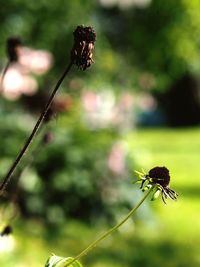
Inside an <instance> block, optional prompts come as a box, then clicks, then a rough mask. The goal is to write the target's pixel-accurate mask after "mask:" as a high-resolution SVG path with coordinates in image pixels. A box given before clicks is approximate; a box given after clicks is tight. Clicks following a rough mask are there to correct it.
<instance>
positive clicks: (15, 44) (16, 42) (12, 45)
mask: <svg viewBox="0 0 200 267" xmlns="http://www.w3.org/2000/svg"><path fill="white" fill-rule="evenodd" d="M21 46H22V42H21V40H20V39H19V38H18V37H10V38H8V39H7V55H8V58H9V61H10V62H15V61H18V56H19V53H18V49H19V47H21Z"/></svg>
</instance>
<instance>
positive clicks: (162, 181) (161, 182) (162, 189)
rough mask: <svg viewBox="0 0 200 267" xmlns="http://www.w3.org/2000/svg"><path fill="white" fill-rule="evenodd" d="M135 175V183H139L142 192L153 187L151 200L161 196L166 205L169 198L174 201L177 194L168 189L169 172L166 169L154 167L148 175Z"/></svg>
mask: <svg viewBox="0 0 200 267" xmlns="http://www.w3.org/2000/svg"><path fill="white" fill-rule="evenodd" d="M136 173H137V174H138V176H139V179H138V180H137V181H136V182H139V183H141V187H140V188H141V189H142V190H143V191H145V190H148V189H150V188H152V187H154V193H153V197H152V200H154V199H156V198H158V196H159V195H160V194H161V196H162V200H163V202H164V203H165V204H166V201H165V200H166V199H167V198H171V199H172V200H176V199H177V197H178V194H177V193H176V192H175V191H174V190H172V189H171V188H169V183H170V175H169V170H168V169H167V168H166V167H154V168H152V169H151V170H150V171H149V173H148V174H146V173H145V172H144V171H143V172H138V171H136Z"/></svg>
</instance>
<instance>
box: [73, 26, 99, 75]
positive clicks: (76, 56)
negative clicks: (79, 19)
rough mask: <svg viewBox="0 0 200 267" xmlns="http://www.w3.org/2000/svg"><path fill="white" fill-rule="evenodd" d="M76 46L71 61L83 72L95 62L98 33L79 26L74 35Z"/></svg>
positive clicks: (90, 28) (89, 28)
mask: <svg viewBox="0 0 200 267" xmlns="http://www.w3.org/2000/svg"><path fill="white" fill-rule="evenodd" d="M73 35H74V45H73V48H72V50H71V60H72V62H73V64H75V65H77V66H78V67H79V68H80V69H81V70H86V69H87V68H89V67H90V66H91V64H92V63H93V62H94V61H93V58H92V56H93V50H94V42H95V41H96V33H95V31H94V30H93V28H92V27H90V26H89V27H84V26H82V25H81V26H78V27H77V28H76V30H75V31H74V33H73Z"/></svg>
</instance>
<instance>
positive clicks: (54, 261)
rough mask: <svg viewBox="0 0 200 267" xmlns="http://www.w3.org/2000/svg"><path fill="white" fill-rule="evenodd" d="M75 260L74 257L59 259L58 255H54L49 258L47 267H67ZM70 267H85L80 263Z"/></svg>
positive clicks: (75, 262) (76, 262) (77, 262)
mask: <svg viewBox="0 0 200 267" xmlns="http://www.w3.org/2000/svg"><path fill="white" fill-rule="evenodd" d="M73 259H74V258H72V257H67V258H64V257H59V256H56V255H52V256H51V257H49V258H48V260H47V262H46V264H45V267H65V266H66V265H67V263H70V262H71V261H72V260H73ZM69 267H83V265H82V264H81V263H80V262H79V261H77V260H76V261H74V262H73V263H72V264H70V265H69Z"/></svg>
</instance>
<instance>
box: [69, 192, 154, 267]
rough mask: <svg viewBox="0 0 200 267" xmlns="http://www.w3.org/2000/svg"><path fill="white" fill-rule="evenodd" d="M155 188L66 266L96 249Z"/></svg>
mask: <svg viewBox="0 0 200 267" xmlns="http://www.w3.org/2000/svg"><path fill="white" fill-rule="evenodd" d="M153 188H154V187H152V188H150V189H149V190H148V192H147V194H146V195H144V197H143V198H142V199H141V200H140V201H139V203H138V204H137V205H136V206H135V207H133V208H132V210H131V211H130V212H129V213H128V214H127V215H126V217H125V218H124V219H122V220H121V221H120V222H119V223H118V224H117V225H115V226H114V227H112V228H111V229H109V230H108V231H107V232H105V233H104V234H102V235H101V236H100V237H99V238H98V239H97V240H95V241H94V242H92V243H91V244H90V245H89V246H88V247H87V248H86V249H84V250H83V251H82V252H81V253H80V254H78V255H77V256H76V257H75V258H73V260H72V261H71V262H69V263H67V264H66V265H65V267H67V266H70V265H71V264H72V263H73V262H75V261H76V260H79V259H80V258H81V257H83V256H85V255H86V254H87V253H88V252H89V251H91V250H92V249H94V248H95V247H96V246H97V244H98V243H99V242H100V241H102V240H103V239H105V238H106V237H107V236H109V235H111V234H112V233H113V232H114V231H116V230H117V229H118V228H119V227H120V226H121V225H122V224H124V223H125V222H126V221H127V220H128V219H129V218H130V217H131V216H132V214H133V213H134V212H135V211H136V210H137V209H138V208H139V207H140V206H141V205H142V203H143V202H144V200H145V199H146V198H147V197H148V195H149V194H150V192H151V191H152V190H153Z"/></svg>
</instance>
